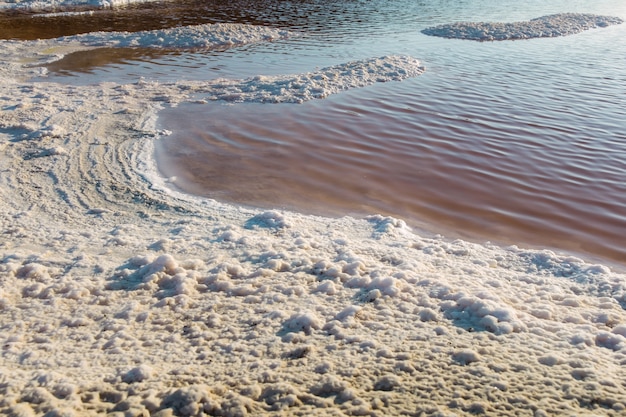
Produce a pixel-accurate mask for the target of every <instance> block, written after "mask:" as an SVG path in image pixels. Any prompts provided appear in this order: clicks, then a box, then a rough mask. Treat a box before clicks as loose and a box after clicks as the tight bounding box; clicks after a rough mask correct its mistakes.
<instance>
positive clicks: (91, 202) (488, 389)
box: [0, 41, 626, 416]
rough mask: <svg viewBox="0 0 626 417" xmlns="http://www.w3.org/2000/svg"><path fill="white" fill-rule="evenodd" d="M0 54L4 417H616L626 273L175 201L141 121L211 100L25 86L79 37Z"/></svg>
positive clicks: (625, 406) (357, 70)
mask: <svg viewBox="0 0 626 417" xmlns="http://www.w3.org/2000/svg"><path fill="white" fill-rule="evenodd" d="M0 46H1V48H0V54H1V56H2V60H0V74H1V75H2V76H1V77H0V88H1V90H0V108H1V111H0V152H2V156H3V157H2V158H0V209H1V210H0V236H2V237H3V238H2V239H1V240H0V343H1V346H2V347H3V349H2V351H1V353H0V355H1V356H0V414H3V415H13V416H36V415H50V416H53V415H64V416H95V415H103V414H111V415H118V416H121V415H129V416H130V415H146V414H150V415H159V416H171V415H179V416H195V415H201V414H209V415H223V416H245V415H298V414H299V415H329V414H336V415H371V416H383V415H403V414H404V415H406V414H415V415H419V414H422V415H432V416H435V415H451V414H456V415H459V414H473V415H475V414H483V415H498V416H507V415H510V416H513V415H520V414H534V415H537V416H540V415H589V414H591V413H594V414H599V413H602V414H604V415H614V416H617V415H622V414H623V413H624V412H626V376H625V375H624V372H623V371H622V370H623V367H624V365H626V310H625V309H626V275H625V274H623V273H621V272H615V271H611V270H610V269H609V268H607V267H605V266H602V265H596V264H593V263H588V262H585V261H584V260H583V259H579V258H577V257H573V256H570V255H566V254H557V253H554V252H551V251H548V250H526V249H521V248H518V247H509V248H502V247H498V246H495V245H491V244H484V245H479V244H474V243H469V242H465V241H462V240H456V241H448V240H446V239H444V238H443V237H439V236H433V237H429V236H424V235H422V234H420V233H416V232H415V231H413V230H411V229H410V228H409V227H408V226H407V225H406V223H405V222H403V221H402V220H400V219H395V218H391V217H384V216H380V215H372V216H369V217H367V218H365V219H355V218H350V217H345V218H340V219H327V218H321V217H315V216H305V215H302V214H298V213H292V212H283V211H279V210H253V209H246V208H242V207H237V206H231V205H228V204H220V203H217V202H214V201H210V200H205V199H199V198H195V197H191V196H187V195H183V194H179V193H177V192H175V191H174V190H172V189H170V188H168V186H167V180H166V179H164V178H160V177H159V176H158V172H156V171H155V168H154V161H153V160H152V158H151V149H152V146H153V145H154V141H156V140H159V138H160V137H162V136H163V135H164V134H167V132H161V131H159V130H158V129H157V127H156V124H155V123H156V115H157V114H158V111H159V109H160V108H162V106H164V105H165V104H164V103H167V105H176V103H179V102H184V101H192V100H194V101H195V100H197V99H198V95H199V94H207V97H205V99H209V98H210V97H211V94H212V93H213V90H212V89H213V88H214V87H215V85H213V84H211V83H208V84H207V83H199V82H195V83H191V82H181V83H175V84H159V83H153V82H146V81H138V82H137V83H134V84H125V85H119V84H116V83H103V84H101V85H99V86H82V87H78V86H67V85H60V84H55V83H32V82H28V81H26V79H27V78H28V77H29V76H32V75H33V74H35V73H37V71H38V70H37V67H36V65H35V66H33V65H32V63H35V64H37V63H38V62H41V61H45V60H47V59H48V58H47V57H46V54H51V53H54V52H50V48H53V49H56V48H60V49H61V50H63V49H64V48H72V47H73V45H72V43H71V42H69V43H68V42H58V41H56V43H54V42H53V43H46V42H15V41H1V42H0ZM396 59H397V61H396ZM25 62H26V63H28V65H26V64H25ZM390 62H391V63H395V64H396V65H398V66H399V67H398V68H396V69H392V70H391V74H393V73H395V72H398V74H399V75H396V77H400V78H401V76H404V73H403V72H402V71H404V70H405V64H410V65H409V67H408V68H412V70H411V71H417V68H419V66H417V65H415V64H417V62H416V61H414V60H413V59H411V58H406V57H404V58H395V57H387V58H385V59H382V60H372V61H368V60H365V61H357V62H356V63H351V64H346V65H345V67H344V66H337V67H333V68H334V69H333V70H332V71H331V75H332V74H340V75H341V74H345V76H346V80H348V81H346V82H345V83H344V82H343V81H341V82H339V85H345V84H350V85H351V84H355V83H356V82H354V81H349V80H352V79H353V77H357V78H358V76H360V75H362V76H364V77H366V78H367V79H369V80H376V79H377V77H376V71H378V72H380V73H381V74H385V71H387V70H386V69H385V68H386V64H387V63H390ZM372 69H374V72H373V73H372V72H368V71H370V70H372ZM400 70H402V71H400ZM322 74H325V75H326V76H327V77H328V70H323V71H320V72H317V71H314V72H312V73H311V74H309V75H308V76H307V77H309V78H315V76H317V75H322ZM342 76H343V75H342ZM387 76H391V75H390V74H387ZM298 77H299V76H292V77H287V78H288V79H290V80H293V79H296V78H298ZM385 77H386V76H385ZM331 78H332V77H331ZM338 78H339V79H341V76H339V77H338ZM355 79H356V78H355ZM257 81H259V82H260V81H263V79H261V78H260V79H258V80H257ZM305 81H306V80H305ZM229 82H234V83H235V84H236V85H238V86H240V85H242V83H241V81H229ZM276 82H281V81H280V79H272V80H271V82H270V83H269V84H268V85H269V86H270V87H268V89H269V90H270V91H274V89H275V85H276ZM243 84H245V82H244V83H243ZM356 84H358V83H356ZM237 88H240V87H237ZM202 89H205V90H204V92H203V90H202ZM209 93H211V94H209ZM251 97H252V98H250V99H253V97H256V96H251ZM229 105H230V104H229Z"/></svg>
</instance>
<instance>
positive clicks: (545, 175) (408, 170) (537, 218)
mask: <svg viewBox="0 0 626 417" xmlns="http://www.w3.org/2000/svg"><path fill="white" fill-rule="evenodd" d="M200 4H201V5H202V7H200V6H198V5H200ZM154 8H159V18H155V17H154V13H152V12H151V10H154ZM560 12H586V13H597V14H607V15H613V16H619V17H622V18H626V3H624V2H623V1H622V0H599V1H591V0H589V1H561V0H556V1H549V2H546V1H527V2H519V1H506V0H505V1H496V0H482V1H481V0H475V1H471V0H470V1H447V0H439V1H408V0H400V1H383V0H373V1H330V0H320V1H300V2H298V1H295V2H294V1H291V2H283V1H259V2H256V1H247V2H246V1H228V2H211V1H204V2H197V3H194V2H191V1H189V2H182V3H176V5H174V4H173V3H170V4H167V3H165V4H161V5H143V6H141V7H139V6H137V7H136V8H135V9H133V10H122V11H118V12H115V13H114V12H98V13H102V15H103V19H102V22H103V23H102V25H103V26H102V29H103V30H138V29H153V28H156V27H169V26H175V25H180V24H191V23H203V22H217V21H220V22H223V21H226V22H245V23H254V24H263V25H270V26H278V27H284V28H289V29H292V30H297V31H301V32H302V33H303V36H300V37H298V38H293V39H288V40H284V41H278V42H273V43H270V44H257V45H248V46H246V47H242V48H234V49H230V50H227V51H210V52H207V51H205V52H203V53H192V52H187V53H183V52H177V53H163V52H158V53H155V52H154V51H152V52H148V51H142V50H122V51H111V50H108V51H106V50H103V51H102V56H101V57H100V60H99V61H98V62H97V63H96V64H92V63H91V62H90V60H89V59H86V58H85V57H82V58H81V56H80V55H73V56H72V55H69V56H68V57H67V58H66V59H64V60H62V61H60V62H58V63H56V64H55V65H54V66H51V68H50V70H51V74H50V76H49V77H48V79H47V80H53V81H60V82H72V83H78V84H85V83H96V82H99V81H102V80H118V81H119V80H122V82H123V81H128V82H134V81H136V80H137V79H138V77H145V78H148V79H157V80H161V81H172V80H177V79H213V78H217V77H227V78H242V77H249V76H254V75H259V74H264V75H271V74H293V73H299V72H308V71H314V70H315V69H318V68H320V67H324V66H329V65H335V64H339V63H344V62H348V61H352V60H357V59H365V58H369V57H373V56H382V55H389V54H407V55H411V56H414V57H417V58H419V59H420V60H421V61H422V62H423V64H424V66H425V67H426V72H425V73H424V74H423V75H421V76H419V77H417V78H414V79H409V80H407V81H403V82H390V83H384V84H377V85H374V86H371V87H367V88H363V89H359V90H351V91H349V92H346V93H342V94H339V95H335V96H331V97H329V98H327V99H324V100H316V101H310V102H306V103H303V104H255V103H241V104H227V103H222V102H212V103H208V104H202V105H201V104H185V105H182V106H179V107H177V108H171V109H165V110H164V111H163V112H162V114H161V125H162V127H163V128H166V129H169V130H171V131H173V132H174V133H173V135H172V136H171V137H170V138H168V139H167V140H164V141H162V143H161V144H160V148H159V150H158V160H159V163H160V167H161V169H162V171H163V173H164V174H165V175H166V176H176V177H177V181H176V184H177V186H179V187H181V188H182V189H184V190H186V191H188V192H191V193H195V194H200V195H204V196H208V197H211V198H215V199H218V200H223V201H231V202H235V203H239V204H244V205H251V206H260V207H267V208H270V207H281V208H289V209H295V210H298V211H303V212H309V213H316V214H326V215H344V214H357V215H362V214H369V213H374V212H376V213H384V214H389V215H394V216H397V217H402V218H404V219H407V221H408V223H410V224H413V225H417V226H419V227H422V228H424V229H427V230H430V231H435V232H442V233H443V234H445V235H446V236H449V237H462V238H466V239H473V240H478V241H481V240H485V239H489V240H492V241H495V242H499V243H504V244H518V245H521V246H528V245H536V246H542V247H543V246H548V247H554V248H556V249H567V250H572V251H575V252H580V253H582V254H586V255H590V256H593V257H598V258H601V259H605V260H612V261H616V262H618V263H621V264H622V265H624V264H626V239H625V236H626V42H624V39H626V25H624V24H622V25H619V26H613V27H609V28H605V29H597V30H592V31H588V32H584V33H581V34H578V35H574V36H569V37H563V38H553V39H536V40H529V41H514V42H487V43H478V42H472V41H462V40H448V39H439V38H433V37H428V36H426V35H423V34H422V33H421V32H420V31H421V30H422V29H424V28H425V27H427V26H432V25H436V24H440V23H450V22H453V21H459V20H466V21H467V20H469V21H519V20H527V19H530V18H534V17H539V16H542V15H546V14H552V13H560ZM111 14H113V15H115V14H117V15H119V16H127V15H128V16H137V15H139V16H142V18H141V19H139V18H134V19H128V18H122V17H120V18H116V19H112V18H110V17H106V16H110V15H111ZM104 17H106V18H104ZM29 18H30V17H29ZM20 19H25V18H24V17H21V18H20ZM30 19H33V18H30ZM39 19H41V18H39ZM33 20H36V19H33ZM107 22H108V23H107ZM124 22H126V23H124ZM107 25H108V26H107ZM125 25H126V26H125ZM69 27H73V28H74V29H75V30H78V29H77V28H78V27H79V25H76V26H72V25H71V24H69ZM29 30H30V31H31V32H32V31H33V30H35V29H32V28H31V29H29ZM25 32H27V31H25ZM70 32H71V31H70ZM75 33H77V32H75ZM63 34H70V33H69V32H67V33H63ZM0 35H3V33H2V32H1V31H0ZM58 35H59V33H57V31H56V30H55V33H54V34H52V35H51V36H58ZM3 36H4V35H3ZM24 37H26V35H24ZM107 54H108V55H107Z"/></svg>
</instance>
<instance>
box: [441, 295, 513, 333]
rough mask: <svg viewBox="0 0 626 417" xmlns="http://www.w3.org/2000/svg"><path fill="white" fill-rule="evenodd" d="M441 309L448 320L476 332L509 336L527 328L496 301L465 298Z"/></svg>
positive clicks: (447, 303) (442, 304) (509, 310)
mask: <svg viewBox="0 0 626 417" xmlns="http://www.w3.org/2000/svg"><path fill="white" fill-rule="evenodd" d="M440 307H441V310H442V311H443V312H444V315H445V317H446V318H448V319H452V320H454V321H455V322H457V323H458V324H459V325H461V326H464V327H467V328H472V329H475V330H487V331H489V332H492V333H496V334H507V333H511V332H514V331H515V332H518V331H522V330H523V329H524V328H525V326H524V324H523V323H522V322H521V321H520V320H519V319H518V318H517V316H516V314H515V311H514V310H513V309H511V308H507V307H502V306H500V305H498V304H497V303H496V302H495V301H494V300H488V299H483V298H479V297H475V296H464V297H461V298H459V299H458V300H456V301H452V300H448V301H444V302H442V303H441V305H440Z"/></svg>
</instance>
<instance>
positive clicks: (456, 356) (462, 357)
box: [452, 349, 480, 365]
mask: <svg viewBox="0 0 626 417" xmlns="http://www.w3.org/2000/svg"><path fill="white" fill-rule="evenodd" d="M452 359H453V360H454V361H455V362H457V363H459V364H460V365H469V364H470V363H474V362H478V361H479V360H480V355H479V354H478V353H477V352H475V351H474V350H472V349H461V350H456V351H454V352H453V353H452Z"/></svg>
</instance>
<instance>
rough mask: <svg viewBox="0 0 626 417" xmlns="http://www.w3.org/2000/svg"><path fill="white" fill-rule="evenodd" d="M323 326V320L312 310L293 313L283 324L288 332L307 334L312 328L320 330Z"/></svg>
mask: <svg viewBox="0 0 626 417" xmlns="http://www.w3.org/2000/svg"><path fill="white" fill-rule="evenodd" d="M321 328H322V320H321V319H320V318H319V317H318V316H317V315H316V314H315V313H312V312H306V313H296V314H293V315H292V316H291V317H289V319H287V321H285V323H284V324H283V329H284V331H286V332H304V333H305V334H311V331H312V330H319V329H321Z"/></svg>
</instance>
